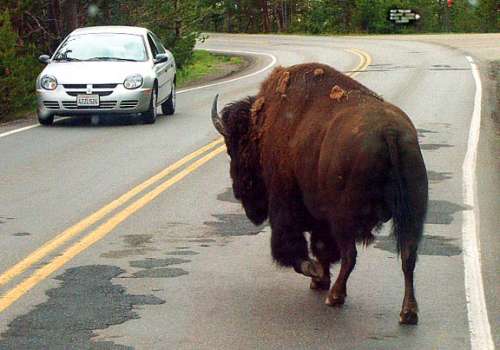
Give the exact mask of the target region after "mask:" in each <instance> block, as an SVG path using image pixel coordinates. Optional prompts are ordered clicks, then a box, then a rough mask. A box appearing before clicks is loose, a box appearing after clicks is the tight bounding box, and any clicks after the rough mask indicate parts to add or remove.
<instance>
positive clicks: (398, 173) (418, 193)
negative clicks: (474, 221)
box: [385, 132, 428, 253]
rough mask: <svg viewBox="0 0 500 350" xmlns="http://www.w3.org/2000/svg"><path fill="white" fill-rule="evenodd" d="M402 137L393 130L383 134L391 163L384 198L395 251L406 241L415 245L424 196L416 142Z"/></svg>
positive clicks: (424, 182) (425, 187)
mask: <svg viewBox="0 0 500 350" xmlns="http://www.w3.org/2000/svg"><path fill="white" fill-rule="evenodd" d="M402 139H403V137H402V135H400V134H398V133H396V132H388V133H386V135H385V141H386V143H387V146H388V151H389V158H390V163H391V172H390V174H391V181H390V184H389V189H388V191H387V197H388V198H387V199H388V205H389V207H390V208H391V212H392V222H393V235H394V236H395V238H396V244H397V251H398V253H400V252H401V249H402V248H404V247H407V246H408V245H411V246H414V247H415V249H416V247H417V246H418V243H419V241H420V239H421V238H422V233H423V226H424V221H425V215H426V212H427V200H428V183H427V172H426V169H425V165H424V161H423V158H422V154H421V152H420V148H419V146H418V143H417V142H414V141H413V142H408V141H406V138H404V139H405V141H403V140H402Z"/></svg>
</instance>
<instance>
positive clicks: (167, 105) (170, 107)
mask: <svg viewBox="0 0 500 350" xmlns="http://www.w3.org/2000/svg"><path fill="white" fill-rule="evenodd" d="M176 99H177V98H176V94H175V82H174V83H172V92H171V93H170V96H169V97H168V98H167V100H166V101H165V102H163V103H162V104H161V111H162V112H163V114H165V115H172V114H174V113H175V101H176Z"/></svg>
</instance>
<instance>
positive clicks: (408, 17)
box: [389, 9, 420, 24]
mask: <svg viewBox="0 0 500 350" xmlns="http://www.w3.org/2000/svg"><path fill="white" fill-rule="evenodd" d="M419 19H420V15H419V14H418V13H417V12H415V11H414V10H408V9H390V10H389V21H391V22H394V23H396V24H408V23H411V22H414V21H418V20H419Z"/></svg>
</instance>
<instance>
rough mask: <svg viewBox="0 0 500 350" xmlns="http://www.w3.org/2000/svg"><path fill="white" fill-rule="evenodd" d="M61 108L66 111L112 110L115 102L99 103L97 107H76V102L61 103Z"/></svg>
mask: <svg viewBox="0 0 500 350" xmlns="http://www.w3.org/2000/svg"><path fill="white" fill-rule="evenodd" d="M62 104H63V107H64V108H66V109H76V110H80V109H113V108H114V107H115V106H116V101H101V102H100V104H99V106H77V104H76V101H63V103H62Z"/></svg>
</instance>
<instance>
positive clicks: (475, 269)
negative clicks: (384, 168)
mask: <svg viewBox="0 0 500 350" xmlns="http://www.w3.org/2000/svg"><path fill="white" fill-rule="evenodd" d="M466 58H467V61H469V63H470V65H471V68H472V76H473V78H474V82H475V85H476V93H475V95H474V111H473V113H472V119H471V123H470V129H469V137H468V141H467V152H466V153H465V158H464V163H463V166H462V173H463V197H464V202H465V204H467V205H468V206H470V207H471V209H470V210H465V211H463V213H462V220H463V224H462V245H463V250H464V253H463V257H464V277H465V297H466V301H467V315H468V319H469V332H470V340H471V349H472V350H493V349H494V348H495V347H494V345H493V339H492V337H491V328H490V323H489V320H488V310H487V308H486V301H485V297H484V286H483V278H482V274H481V252H480V251H481V246H480V244H479V237H478V232H479V208H478V206H477V205H478V204H477V179H476V160H477V148H478V144H479V132H480V129H481V99H482V86H481V79H480V77H479V70H478V68H477V65H476V64H475V63H474V60H473V59H472V58H471V57H469V56H466Z"/></svg>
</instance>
